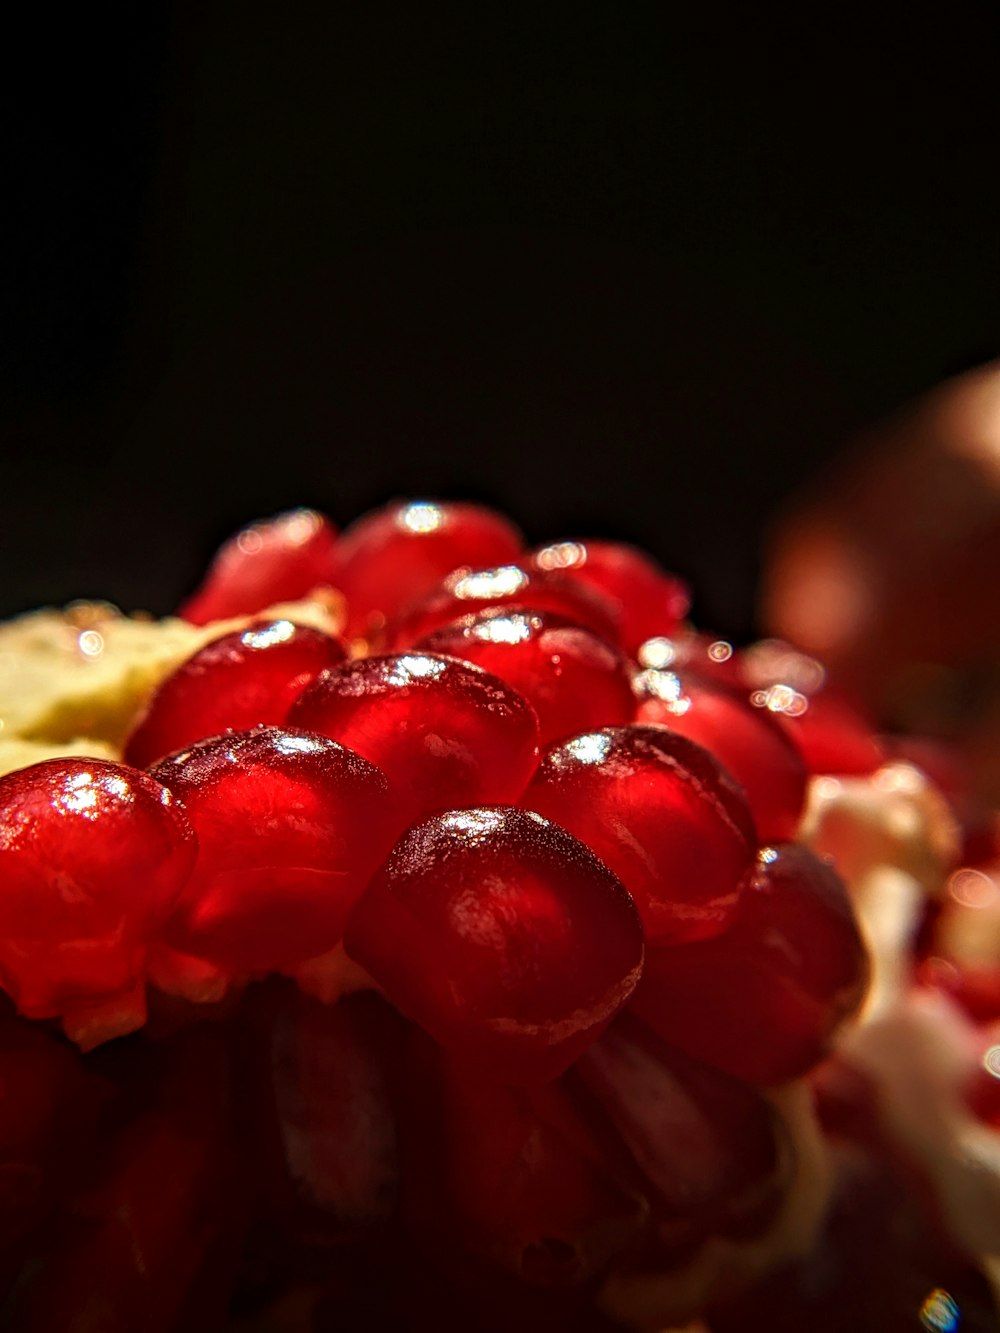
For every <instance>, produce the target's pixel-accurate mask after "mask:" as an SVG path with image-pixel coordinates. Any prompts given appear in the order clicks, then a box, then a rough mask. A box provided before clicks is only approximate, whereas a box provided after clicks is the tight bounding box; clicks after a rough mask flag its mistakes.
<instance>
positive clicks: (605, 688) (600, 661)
mask: <svg viewBox="0 0 1000 1333" xmlns="http://www.w3.org/2000/svg"><path fill="white" fill-rule="evenodd" d="M416 647H417V648H418V649H421V650H423V651H425V652H434V653H449V654H451V656H453V657H460V658H463V659H464V660H465V661H466V662H475V663H476V665H477V666H481V667H483V668H485V670H487V671H492V672H493V673H494V675H497V676H499V677H500V678H501V680H505V681H507V683H508V684H510V685H513V687H514V688H515V689H516V690H518V691H519V692H520V693H521V694H523V695H524V697H525V698H526V699H527V700H528V702H529V703H530V704H531V705H532V707H533V708H534V710H535V712H536V713H537V714H538V725H539V732H540V735H539V740H540V743H541V744H542V745H550V744H551V743H552V742H553V741H556V740H560V739H562V737H564V736H573V735H576V734H577V733H579V732H581V731H589V730H590V729H591V728H592V727H609V726H614V725H616V724H617V723H620V722H628V721H629V720H630V718H631V716H632V707H633V700H632V678H631V668H630V665H629V662H628V659H627V658H626V657H625V656H624V655H623V654H622V653H621V652H620V651H619V650H618V649H617V648H613V647H612V646H611V645H610V644H609V643H606V642H605V641H604V640H603V639H601V638H599V637H598V636H597V635H596V634H595V633H594V632H593V630H589V629H585V628H584V627H583V626H582V625H574V624H573V623H572V622H571V621H569V620H567V619H565V617H563V616H559V615H556V614H554V613H553V612H551V611H511V610H508V609H507V608H506V607H494V608H493V609H492V610H488V611H481V612H479V613H478V615H470V616H463V617H462V619H461V620H456V621H454V622H453V623H452V624H450V625H445V626H443V627H442V628H441V629H437V630H434V631H433V632H432V633H431V634H428V635H427V636H426V637H425V638H423V639H421V640H420V641H419V643H417V645H416Z"/></svg>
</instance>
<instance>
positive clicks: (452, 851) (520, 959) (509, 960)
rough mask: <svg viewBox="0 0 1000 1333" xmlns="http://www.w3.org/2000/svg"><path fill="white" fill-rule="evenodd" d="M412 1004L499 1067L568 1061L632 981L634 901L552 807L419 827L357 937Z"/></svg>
mask: <svg viewBox="0 0 1000 1333" xmlns="http://www.w3.org/2000/svg"><path fill="white" fill-rule="evenodd" d="M345 943H346V946H347V952H348V954H349V955H350V956H351V957H352V958H354V959H355V960H356V961H357V962H359V963H360V964H361V966H362V967H364V968H365V969H366V970H367V971H368V972H370V973H371V975H372V976H373V977H374V978H375V980H376V981H377V982H378V983H379V985H380V986H381V987H382V989H383V990H384V991H385V993H386V995H388V997H389V999H390V1000H391V1001H392V1002H393V1003H394V1004H395V1005H397V1007H398V1008H400V1009H401V1010H402V1011H403V1013H404V1014H406V1015H408V1016H409V1017H410V1018H412V1019H414V1020H415V1021H416V1022H418V1023H420V1024H421V1025H422V1026H423V1027H424V1028H425V1029H426V1030H427V1031H428V1032H429V1033H430V1034H431V1035H432V1036H433V1037H436V1038H437V1040H438V1041H440V1042H441V1044H442V1045H444V1046H447V1047H450V1048H452V1049H454V1050H456V1051H457V1052H458V1053H460V1054H465V1055H468V1056H469V1057H471V1058H472V1059H474V1060H475V1061H477V1062H478V1063H480V1064H486V1065H487V1066H490V1067H492V1068H493V1070H494V1071H495V1073H496V1075H497V1076H498V1077H505V1078H506V1079H508V1080H509V1081H511V1082H530V1081H532V1080H543V1079H545V1078H551V1077H553V1076H555V1075H556V1074H558V1073H560V1072H561V1070H563V1069H564V1068H565V1067H566V1066H567V1065H568V1064H569V1063H570V1062H571V1061H572V1060H573V1059H574V1058H575V1057H576V1056H577V1055H578V1054H579V1053H580V1051H581V1050H582V1049H583V1048H584V1047H585V1046H586V1045H587V1044H588V1042H590V1041H591V1040H593V1038H594V1037H595V1036H596V1034H597V1033H598V1032H599V1031H600V1030H601V1029H602V1028H603V1027H604V1026H605V1024H607V1023H608V1022H609V1021H610V1020H611V1018H612V1017H613V1016H614V1014H615V1013H617V1011H618V1010H619V1009H620V1008H621V1007H622V1005H623V1004H624V1003H625V1001H626V1000H627V999H628V997H629V995H630V994H631V993H632V991H633V989H634V987H635V984H636V982H637V980H638V977H639V972H640V970H641V967H642V954H643V941H642V928H641V925H640V922H639V917H638V914H637V913H636V910H635V906H634V904H633V903H632V900H631V899H630V898H629V896H628V894H627V893H626V892H625V890H624V889H623V888H622V886H621V884H620V883H619V881H618V880H617V879H616V878H615V876H614V875H613V874H612V873H611V871H610V870H608V869H607V868H606V867H605V866H604V865H602V864H601V862H600V861H598V859H597V857H596V856H594V854H593V853H592V852H591V851H589V850H588V849H587V848H586V847H585V846H584V845H583V844H582V843H581V842H579V841H578V840H577V839H576V838H574V837H573V836H572V835H571V834H569V833H567V832H566V831H565V830H564V829H561V828H558V827H557V826H556V825H554V824H550V823H549V821H548V820H546V819H543V818H542V817H541V815H538V814H535V813H533V812H529V811H526V810H518V809H512V808H505V807H499V806H493V807H480V808H477V809H469V810H453V811H449V812H448V813H445V814H439V815H435V816H434V817H433V818H431V819H429V820H426V821H425V822H424V823H422V824H418V825H416V826H415V827H414V828H411V829H410V830H409V831H408V832H407V833H406V834H404V836H403V837H402V838H401V839H400V841H399V843H398V844H397V845H396V847H395V848H394V849H393V852H392V855H391V856H390V858H389V860H388V861H387V863H386V865H385V866H384V867H383V869H382V870H381V871H380V872H379V874H378V875H377V876H376V877H375V879H374V880H373V882H372V884H371V887H370V888H369V889H368V892H367V893H366V894H365V896H364V897H363V898H362V900H361V902H360V903H359V904H358V906H357V908H356V909H355V911H354V913H353V915H352V917H351V921H350V923H349V925H348V929H347V934H346V937H345Z"/></svg>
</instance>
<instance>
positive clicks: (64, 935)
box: [0, 759, 196, 1018]
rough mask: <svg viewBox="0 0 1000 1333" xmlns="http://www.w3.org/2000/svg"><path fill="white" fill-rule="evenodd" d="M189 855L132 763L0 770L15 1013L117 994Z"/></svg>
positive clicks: (178, 812) (2, 888)
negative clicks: (2, 775) (1, 775)
mask: <svg viewBox="0 0 1000 1333" xmlns="http://www.w3.org/2000/svg"><path fill="white" fill-rule="evenodd" d="M195 854H196V844H195V837H194V834H193V832H192V829H191V825H190V824H189V822H188V820H187V818H186V817H185V815H184V812H183V810H182V809H181V808H180V805H179V804H178V802H177V801H176V800H175V798H174V797H173V795H172V794H171V793H170V792H169V791H168V790H166V788H165V787H164V786H163V785H162V784H161V783H159V782H157V781H155V780H154V779H153V778H151V777H149V776H148V775H147V774H145V773H140V772H138V771H137V770H136V769H133V768H128V767H126V766H125V765H123V764H113V763H109V762H106V761H103V760H96V759H51V760H47V761H45V762H44V763H40V764H35V765H32V766H31V767H30V768H24V769H19V770H17V771H16V772H13V773H8V774H7V775H6V776H4V777H2V778H0V980H2V982H3V986H4V988H5V989H6V990H7V991H8V992H9V994H10V995H12V996H13V998H14V1000H15V1001H16V1003H17V1006H18V1008H19V1009H20V1010H21V1012H22V1013H24V1014H26V1015H28V1016H29V1017H31V1018H54V1017H58V1016H60V1015H63V1014H65V1013H66V1012H67V1009H68V1008H70V1007H73V1006H76V1005H79V1004H84V1005H86V1004H87V1003H89V1002H93V1001H100V1002H103V1001H106V1000H114V999H115V998H116V997H118V996H122V997H127V996H128V995H129V992H131V991H132V990H134V988H135V985H136V983H137V982H138V981H139V979H140V978H141V973H142V963H143V956H144V954H145V951H146V948H147V946H148V944H149V942H150V940H151V939H152V938H153V936H154V935H155V933H156V932H157V931H158V930H159V929H160V927H161V926H162V924H163V922H164V920H165V919H166V917H167V915H168V914H169V912H170V911H171V909H172V908H173V906H174V902H175V900H176V899H177V897H178V895H179V894H180V892H181V890H182V889H183V887H184V885H185V884H186V882H187V880H188V878H189V876H190V874H191V869H192V866H193V864H194V860H195Z"/></svg>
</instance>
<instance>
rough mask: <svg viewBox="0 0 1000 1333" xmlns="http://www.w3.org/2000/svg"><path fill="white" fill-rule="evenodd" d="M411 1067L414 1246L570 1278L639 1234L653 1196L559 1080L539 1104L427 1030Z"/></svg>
mask: <svg viewBox="0 0 1000 1333" xmlns="http://www.w3.org/2000/svg"><path fill="white" fill-rule="evenodd" d="M406 1075H407V1077H406V1083H405V1086H404V1097H403V1100H402V1103H401V1121H402V1148H403V1159H402V1160H403V1175H402V1181H403V1187H404V1192H403V1196H402V1200H401V1204H402V1212H403V1218H404V1221H405V1223H406V1225H407V1227H408V1229H409V1230H410V1232H411V1233H412V1234H413V1236H414V1238H415V1239H416V1241H417V1242H418V1244H422V1245H424V1246H427V1245H428V1244H430V1245H432V1246H435V1247H436V1248H438V1249H439V1250H440V1249H441V1248H442V1247H450V1248H452V1249H457V1250H458V1251H460V1252H466V1253H469V1252H471V1253H473V1254H477V1255H481V1256H482V1257H483V1258H485V1259H487V1260H488V1261H490V1262H491V1263H492V1264H495V1265H496V1266H497V1267H499V1268H501V1269H504V1270H506V1271H508V1272H510V1273H512V1274H513V1275H515V1276H516V1277H518V1278H520V1279H521V1280H522V1281H524V1282H526V1283H529V1284H531V1285H533V1286H551V1287H563V1288H565V1287H572V1286H577V1285H580V1284H582V1283H584V1282H587V1281H588V1280H590V1279H592V1278H594V1277H595V1276H597V1275H598V1274H599V1273H601V1272H602V1271H603V1270H604V1269H606V1267H607V1266H608V1264H609V1262H611V1261H612V1260H613V1259H614V1258H615V1257H617V1256H618V1255H619V1254H620V1253H622V1252H623V1251H624V1250H625V1249H626V1247H627V1246H628V1245H629V1243H630V1242H631V1241H632V1240H633V1238H634V1237H635V1236H636V1234H637V1232H638V1231H639V1230H640V1228H641V1227H642V1224H643V1222H644V1220H645V1214H646V1210H647V1205H646V1202H645V1200H644V1198H643V1197H642V1195H641V1193H639V1192H638V1191H636V1190H633V1189H631V1188H629V1186H628V1185H623V1183H622V1182H621V1181H619V1180H618V1179H617V1178H616V1174H615V1170H614V1163H613V1162H611V1161H608V1162H604V1161H602V1160H601V1153H600V1146H599V1144H598V1143H597V1142H596V1141H594V1140H593V1138H592V1137H591V1136H590V1133H589V1130H588V1127H587V1126H586V1125H585V1123H584V1121H583V1119H582V1117H581V1116H580V1115H579V1113H578V1111H577V1109H576V1108H575V1107H574V1105H573V1104H572V1099H571V1096H570V1094H569V1093H568V1092H567V1090H566V1089H565V1088H563V1087H562V1086H561V1084H562V1081H561V1080H560V1081H556V1082H554V1083H551V1084H549V1085H547V1086H546V1088H545V1089H544V1093H545V1100H546V1103H547V1105H546V1107H545V1110H546V1112H548V1114H540V1113H539V1110H538V1109H537V1108H536V1106H535V1104H534V1098H533V1096H532V1093H531V1091H530V1090H528V1089H525V1088H514V1087H510V1086H508V1085H506V1084H504V1083H502V1082H500V1081H498V1080H497V1079H495V1078H491V1077H490V1076H489V1074H488V1073H486V1072H484V1071H483V1070H482V1069H479V1068H476V1067H475V1066H471V1067H470V1066H469V1065H468V1063H466V1062H463V1061H462V1060H459V1059H456V1058H455V1057H454V1056H453V1055H451V1054H450V1053H449V1052H447V1051H445V1050H444V1049H443V1048H442V1047H440V1046H438V1045H437V1044H436V1043H435V1042H433V1041H431V1040H430V1039H429V1038H428V1037H425V1036H423V1035H422V1034H420V1033H415V1034H414V1036H413V1039H412V1040H411V1042H410V1047H409V1050H408V1052H407V1061H406ZM551 1103H557V1105H556V1106H555V1108H553V1107H552V1105H551ZM553 1109H555V1112H556V1114H555V1115H553V1114H552V1111H553ZM567 1121H571V1122H572V1124H571V1126H570V1128H569V1129H568V1131H567V1128H566V1124H565V1122H567Z"/></svg>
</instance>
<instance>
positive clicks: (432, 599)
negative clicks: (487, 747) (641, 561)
mask: <svg viewBox="0 0 1000 1333" xmlns="http://www.w3.org/2000/svg"><path fill="white" fill-rule="evenodd" d="M495 606H502V607H505V608H506V609H507V610H517V611H553V612H555V614H556V615H560V616H564V617H565V618H566V619H567V620H571V621H573V622H574V624H577V625H585V626H586V627H587V629H591V630H593V631H594V633H595V634H596V635H598V637H599V638H602V639H605V640H606V641H607V642H608V643H617V642H618V639H619V633H618V617H617V613H616V608H615V606H614V603H613V602H611V601H610V600H609V599H608V598H607V597H605V596H604V595H603V594H602V593H600V592H597V591H596V589H594V588H587V587H585V586H584V585H583V584H581V583H574V582H573V580H572V579H569V578H567V577H566V575H565V574H560V573H559V572H558V571H556V572H551V571H547V570H529V569H525V568H522V567H521V566H520V565H499V566H495V567H494V568H492V569H484V568H482V567H480V568H477V569H457V570H455V572H454V573H452V574H449V575H448V577H447V578H446V579H444V581H443V582H442V583H440V584H439V585H438V586H437V588H435V590H434V591H433V592H430V593H428V594H427V596H426V597H424V598H422V599H420V600H419V601H416V602H413V603H411V604H410V605H409V606H408V607H407V608H406V609H405V610H404V611H403V612H402V613H401V614H400V615H399V616H397V617H396V618H395V619H394V620H392V621H391V623H390V624H389V626H388V629H387V631H386V636H387V641H388V644H389V646H390V647H393V648H408V647H410V646H412V645H413V644H414V643H416V642H418V640H420V639H423V638H424V637H425V636H426V635H428V634H430V633H431V632H432V631H433V630H436V629H440V628H441V627H442V626H443V625H450V624H451V623H452V621H454V620H460V619H461V618H462V616H466V615H472V614H474V613H475V612H478V611H486V610H488V609H489V608H490V607H495Z"/></svg>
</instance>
